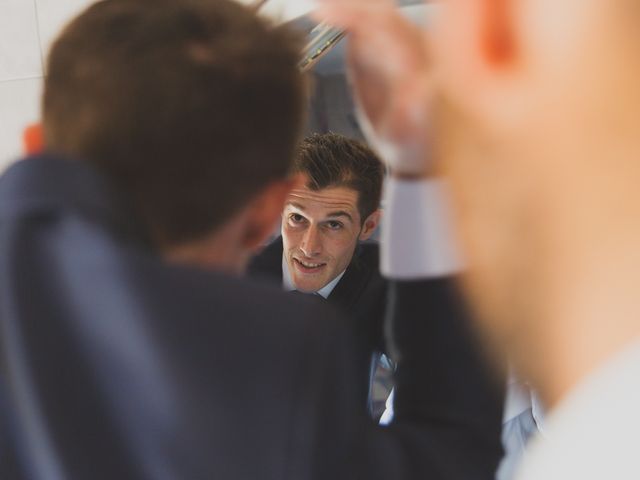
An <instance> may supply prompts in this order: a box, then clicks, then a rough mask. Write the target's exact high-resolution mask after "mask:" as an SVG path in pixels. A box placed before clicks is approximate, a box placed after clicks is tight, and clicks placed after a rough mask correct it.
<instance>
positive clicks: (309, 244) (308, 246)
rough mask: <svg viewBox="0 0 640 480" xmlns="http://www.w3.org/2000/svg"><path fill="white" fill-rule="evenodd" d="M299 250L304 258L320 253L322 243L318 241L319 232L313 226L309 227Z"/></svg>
mask: <svg viewBox="0 0 640 480" xmlns="http://www.w3.org/2000/svg"><path fill="white" fill-rule="evenodd" d="M300 249H301V250H302V253H304V254H305V256H306V257H308V258H311V257H315V256H317V255H320V253H322V241H321V239H320V232H319V231H318V229H317V228H316V227H314V226H310V227H309V228H308V229H307V231H306V232H305V234H304V237H302V243H301V244H300Z"/></svg>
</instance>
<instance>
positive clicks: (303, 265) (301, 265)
mask: <svg viewBox="0 0 640 480" xmlns="http://www.w3.org/2000/svg"><path fill="white" fill-rule="evenodd" d="M293 263H294V264H295V265H296V267H297V268H298V270H300V271H301V272H303V273H316V272H318V271H320V270H321V269H322V268H323V267H325V266H326V265H327V264H326V263H314V262H308V261H306V260H299V259H297V258H294V259H293Z"/></svg>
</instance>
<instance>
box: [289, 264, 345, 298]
mask: <svg viewBox="0 0 640 480" xmlns="http://www.w3.org/2000/svg"><path fill="white" fill-rule="evenodd" d="M345 272H346V270H345V271H344V272H342V273H341V274H340V275H338V276H337V277H336V278H334V279H333V280H331V281H330V282H329V283H327V284H326V285H325V286H324V287H322V288H321V289H320V290H318V291H317V292H315V293H316V295H320V296H321V297H322V298H324V299H325V300H326V299H327V298H329V295H331V292H333V289H334V288H336V285H338V283H340V280H342V277H344V274H345ZM282 286H283V288H284V289H285V291H287V292H293V291H294V290H297V288H296V286H295V285H294V284H293V280H292V279H291V272H290V271H289V264H288V263H287V260H286V259H285V258H284V254H282Z"/></svg>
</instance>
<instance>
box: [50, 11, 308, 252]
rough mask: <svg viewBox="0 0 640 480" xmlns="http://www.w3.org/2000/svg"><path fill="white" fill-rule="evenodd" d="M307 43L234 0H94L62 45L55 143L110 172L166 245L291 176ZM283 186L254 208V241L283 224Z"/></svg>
mask: <svg viewBox="0 0 640 480" xmlns="http://www.w3.org/2000/svg"><path fill="white" fill-rule="evenodd" d="M299 52H300V45H299V42H298V39H297V38H295V36H293V35H292V34H291V32H289V31H287V30H285V29H282V28H274V27H272V26H271V25H269V24H268V23H267V22H266V21H264V20H262V19H259V18H258V17H257V16H256V15H255V14H254V13H253V12H252V11H251V10H250V9H248V8H245V7H243V6H240V5H239V4H236V3H235V2H233V1H231V0H216V1H211V0H103V1H100V2H97V3H96V4H94V5H93V6H91V7H90V8H88V9H87V10H86V11H85V12H84V13H83V14H81V15H80V16H79V17H78V18H76V19H75V20H74V21H73V22H72V23H71V24H70V25H69V26H68V27H67V28H66V29H65V30H64V32H63V33H62V34H61V36H60V37H59V38H58V40H57V41H56V42H55V44H54V45H53V48H52V50H51V54H50V57H49V61H48V67H47V73H48V75H47V78H46V83H45V93H44V104H43V123H44V125H43V128H44V137H45V147H46V148H47V149H48V150H50V151H53V152H56V153H62V154H65V155H69V156H71V157H73V158H77V159H78V160H82V161H86V162H89V163H91V164H93V165H95V166H96V167H98V168H99V169H100V170H101V171H102V172H104V173H106V174H107V175H108V176H109V177H110V178H111V179H112V180H113V182H114V183H115V184H116V185H117V186H118V187H119V188H120V189H121V190H122V191H123V192H124V193H125V194H126V195H128V196H129V197H130V200H131V202H132V205H133V206H134V207H135V209H136V212H137V214H138V216H139V218H140V219H141V221H142V222H143V223H144V224H145V225H146V226H147V227H148V230H149V231H150V233H151V236H152V238H153V239H154V240H155V242H156V243H157V244H158V245H159V246H161V247H166V248H173V247H180V246H181V245H185V244H189V243H190V242H198V241H200V240H201V239H203V238H205V237H206V236H207V235H210V234H211V232H214V231H215V230H216V229H218V228H220V227H221V226H223V225H225V224H226V223H228V222H230V221H231V220H233V219H234V218H235V216H237V215H238V213H239V212H241V211H242V212H244V213H247V212H246V209H247V208H248V207H247V206H248V205H249V206H250V203H251V201H252V200H255V199H256V198H257V197H258V196H259V195H261V194H264V193H265V189H267V190H268V189H269V186H272V185H274V182H275V183H277V182H279V181H282V180H283V179H285V178H286V176H287V173H288V171H289V169H290V166H291V162H292V159H293V152H294V150H295V145H296V142H297V140H298V137H299V133H300V128H301V124H302V118H303V110H304V109H303V99H304V95H303V90H304V85H303V81H302V77H301V76H300V74H299V72H298V69H297V63H298V61H299ZM281 190H282V189H281ZM267 193H273V192H272V191H271V192H267ZM285 194H286V192H284V193H283V192H279V191H278V195H275V197H278V198H279V197H282V198H280V200H277V199H276V198H275V197H274V195H266V196H264V197H263V198H261V202H260V203H261V205H262V207H264V208H263V211H261V212H257V210H256V211H255V212H253V213H252V212H248V213H247V215H248V217H249V218H248V221H247V222H245V223H244V227H243V228H244V229H245V232H244V233H245V234H246V235H245V236H246V238H243V239H242V240H243V241H244V240H247V243H255V242H259V241H260V240H261V239H262V238H261V237H262V235H263V230H270V229H272V228H273V221H275V219H276V218H277V217H278V215H279V213H280V208H281V206H282V199H283V198H284V195H285ZM271 201H273V203H275V204H276V205H274V207H273V209H272V210H273V212H272V213H271V211H270V202H271ZM264 212H267V213H269V215H267V217H269V218H266V217H265V216H264V215H263V213H264ZM247 215H245V220H246V219H247ZM271 217H273V218H271ZM267 224H268V225H267ZM253 237H255V238H253ZM258 237H260V238H258Z"/></svg>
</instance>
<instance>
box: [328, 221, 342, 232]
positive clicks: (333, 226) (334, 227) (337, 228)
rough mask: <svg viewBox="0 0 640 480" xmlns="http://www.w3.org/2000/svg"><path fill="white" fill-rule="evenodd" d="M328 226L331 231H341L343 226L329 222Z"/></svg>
mask: <svg viewBox="0 0 640 480" xmlns="http://www.w3.org/2000/svg"><path fill="white" fill-rule="evenodd" d="M327 226H328V227H329V228H330V229H331V230H340V229H341V228H342V227H343V225H342V223H340V222H328V223H327Z"/></svg>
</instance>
